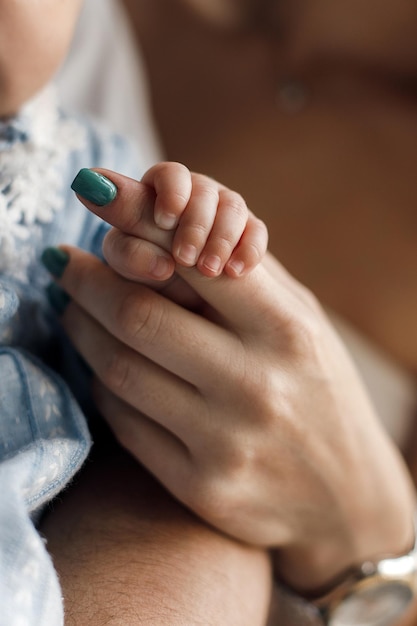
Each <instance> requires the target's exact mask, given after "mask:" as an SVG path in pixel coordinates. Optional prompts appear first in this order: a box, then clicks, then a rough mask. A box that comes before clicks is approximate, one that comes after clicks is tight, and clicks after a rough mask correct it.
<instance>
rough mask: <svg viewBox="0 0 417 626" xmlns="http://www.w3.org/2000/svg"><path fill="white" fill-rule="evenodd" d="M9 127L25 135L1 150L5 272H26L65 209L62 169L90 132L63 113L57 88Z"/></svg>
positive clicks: (0, 229)
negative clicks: (47, 228) (38, 241)
mask: <svg viewBox="0 0 417 626" xmlns="http://www.w3.org/2000/svg"><path fill="white" fill-rule="evenodd" d="M4 128H9V129H12V130H13V128H14V132H15V133H20V134H21V137H20V138H17V139H15V140H13V139H12V140H10V142H9V143H8V142H7V140H6V141H5V142H4V144H5V145H4V147H2V149H1V150H0V271H2V272H5V271H7V272H10V271H11V272H12V273H13V274H14V275H22V273H23V274H24V273H25V269H26V268H27V266H28V264H29V263H30V261H31V260H32V258H33V251H34V246H33V245H32V238H33V236H35V237H36V236H37V235H39V233H40V226H41V225H42V224H47V223H49V222H51V221H52V219H53V217H54V215H55V213H57V212H58V211H60V210H61V209H62V208H63V205H64V194H63V193H62V191H63V190H62V171H61V168H62V166H63V163H64V160H65V158H66V157H67V156H68V153H69V152H70V151H72V150H74V149H75V148H78V149H79V148H82V147H83V146H84V145H85V141H86V134H85V130H84V128H83V127H82V126H81V125H80V124H78V123H77V122H76V121H74V120H72V119H65V118H62V117H61V116H60V114H59V110H58V104H57V96H56V93H55V90H54V89H53V88H52V87H48V88H47V89H46V90H44V91H43V92H42V93H41V94H39V95H38V96H37V97H36V98H34V99H33V100H32V101H31V102H29V103H28V104H27V105H26V106H25V107H24V108H23V110H22V111H21V113H20V114H19V116H18V117H17V118H15V119H14V120H10V122H9V123H4V122H3V130H4ZM16 129H17V130H16ZM21 129H22V130H21ZM0 141H1V140H0Z"/></svg>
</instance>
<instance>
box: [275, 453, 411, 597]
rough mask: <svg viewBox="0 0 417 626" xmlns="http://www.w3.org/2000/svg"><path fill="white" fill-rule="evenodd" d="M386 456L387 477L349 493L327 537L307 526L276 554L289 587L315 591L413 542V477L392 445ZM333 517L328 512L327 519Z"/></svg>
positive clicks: (278, 570)
mask: <svg viewBox="0 0 417 626" xmlns="http://www.w3.org/2000/svg"><path fill="white" fill-rule="evenodd" d="M381 458H382V459H384V464H385V467H386V468H387V470H388V471H387V474H386V476H385V477H384V475H383V474H382V480H381V481H380V483H379V485H378V486H376V485H374V486H373V488H371V489H370V490H369V493H368V491H367V490H366V489H364V490H363V493H361V494H360V496H358V498H357V499H355V497H354V496H353V497H348V496H349V495H350V494H346V498H345V501H343V499H342V501H341V502H340V503H338V507H339V510H338V511H337V515H334V523H333V526H332V525H330V524H327V525H326V532H324V533H323V535H322V536H320V535H316V536H312V534H311V533H309V532H308V529H306V531H305V536H304V537H299V538H298V541H297V540H294V542H293V543H292V544H291V545H288V546H286V547H284V548H281V549H279V550H277V551H276V552H275V553H274V565H275V571H276V573H277V576H278V577H279V578H280V579H281V580H282V581H283V582H284V583H285V584H286V585H287V586H288V587H290V588H292V589H294V591H296V592H297V593H300V594H301V595H305V596H311V595H314V594H315V592H320V591H321V590H323V589H325V588H326V587H331V586H332V584H333V583H334V582H335V581H337V580H338V579H339V578H340V577H341V576H343V574H344V573H345V572H347V571H349V570H351V569H352V568H355V567H357V566H358V565H360V564H362V563H364V562H366V561H375V560H379V559H381V558H385V557H390V556H397V555H400V554H404V553H406V552H407V551H408V550H409V549H410V547H411V546H412V545H413V542H414V535H415V530H414V519H415V510H416V497H415V493H414V487H413V485H412V482H411V478H410V477H409V475H408V472H407V470H406V468H405V465H404V463H403V461H402V459H401V458H400V456H399V455H398V454H397V451H396V450H395V449H394V448H392V446H389V447H388V452H387V451H385V452H384V453H382V451H381ZM371 466H372V465H371ZM366 470H367V468H366V467H364V472H366ZM352 484H354V483H352ZM352 491H353V489H352ZM358 492H359V490H358ZM329 516H330V512H329V513H327V512H326V511H325V512H323V518H324V517H326V518H328V517H329ZM323 526H324V524H323ZM332 528H333V531H332V530H331V529H332Z"/></svg>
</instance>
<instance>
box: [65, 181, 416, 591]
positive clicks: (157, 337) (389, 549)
mask: <svg viewBox="0 0 417 626" xmlns="http://www.w3.org/2000/svg"><path fill="white" fill-rule="evenodd" d="M104 173H105V174H106V175H107V176H109V177H111V179H112V180H113V182H114V183H115V184H116V185H117V187H118V195H117V198H116V199H115V200H114V201H113V202H112V203H111V204H110V205H108V206H106V207H96V206H93V205H91V204H90V203H88V202H85V204H86V206H87V207H88V208H89V209H91V210H93V211H95V212H96V213H98V214H100V215H101V216H102V217H103V218H104V219H105V220H107V221H109V222H110V223H111V224H113V225H114V226H115V227H116V230H115V231H113V234H111V235H110V237H109V239H108V241H107V243H106V245H105V251H106V256H107V260H108V262H109V264H110V266H106V265H104V264H102V263H101V262H100V261H99V260H98V259H96V258H94V257H92V256H91V255H89V254H87V253H85V252H82V251H80V250H78V249H75V248H68V247H66V248H65V249H66V250H67V252H68V253H69V257H70V260H69V263H68V265H67V266H66V269H65V271H64V273H63V276H62V278H61V279H60V280H59V283H60V285H61V286H62V287H63V288H64V289H65V290H66V291H67V292H68V293H69V294H70V296H71V298H72V302H71V303H70V305H69V306H68V307H67V309H66V310H65V313H64V314H63V316H62V323H63V325H64V327H65V329H66V331H67V333H68V335H69V337H70V338H71V340H72V341H73V343H74V345H75V346H76V348H77V349H78V350H79V352H80V353H81V354H82V355H83V357H84V358H85V359H86V361H87V362H88V363H89V364H90V366H91V367H92V369H93V370H94V372H95V373H96V375H97V378H98V380H99V381H100V383H98V384H97V389H96V398H97V403H98V406H99V408H100V410H101V412H102V414H103V416H104V418H105V419H106V420H107V421H108V423H109V424H110V426H111V428H112V429H113V431H114V433H115V435H116V437H117V438H118V440H119V441H120V442H121V443H122V445H124V446H125V447H126V448H127V449H128V450H130V452H131V453H132V454H133V455H134V456H135V457H137V458H138V459H139V460H140V461H141V462H142V463H143V464H144V465H145V466H146V467H147V468H148V469H149V470H150V471H151V472H152V473H153V474H154V475H155V476H156V477H157V478H158V479H159V480H160V481H161V482H162V483H163V484H164V485H165V486H166V487H167V489H169V491H171V492H172V493H173V494H174V495H175V496H176V497H177V498H179V499H180V500H181V501H182V502H183V503H185V504H186V505H187V506H188V507H190V508H191V509H192V510H193V511H195V512H196V513H197V514H199V515H201V516H202V517H203V518H204V519H205V520H207V521H208V522H209V523H211V524H213V525H214V526H216V527H217V528H219V529H220V530H222V531H224V532H226V533H229V534H231V535H233V536H234V537H237V538H239V539H241V540H243V541H247V542H250V543H253V544H257V545H264V546H267V547H277V548H279V550H278V553H277V554H278V569H279V570H280V571H281V573H282V575H283V577H284V578H285V579H286V581H287V582H288V583H289V584H291V585H293V586H294V587H296V588H298V589H313V588H316V587H319V586H321V585H322V584H324V583H326V582H328V581H330V580H331V579H332V577H333V576H334V575H336V574H338V573H340V572H341V571H342V570H343V569H344V568H345V567H348V566H350V565H352V564H354V563H357V562H362V561H363V560H364V559H367V558H371V557H372V556H380V555H382V554H388V553H395V554H398V553H401V552H402V551H403V550H406V549H407V548H408V547H409V546H410V544H411V543H412V516H413V496H412V489H411V485H410V482H409V479H408V475H407V473H406V471H405V469H404V466H403V464H402V462H401V460H400V458H399V455H398V454H397V453H396V451H395V450H394V448H393V447H392V446H391V444H390V442H389V440H388V439H387V437H386V436H385V434H384V432H383V431H382V430H381V428H380V426H379V423H378V421H377V419H376V417H375V415H374V412H373V409H372V407H371V405H370V403H369V401H368V399H367V396H366V394H365V392H364V390H363V388H362V385H361V383H360V381H359V379H358V377H357V374H356V371H355V370H354V368H353V366H352V364H351V362H350V360H349V358H348V356H347V354H346V352H345V350H344V348H343V346H342V345H341V343H340V342H339V340H338V338H337V336H336V335H335V333H334V332H333V330H332V328H331V326H330V324H329V323H328V321H327V319H326V317H325V315H324V314H323V312H322V310H321V308H320V306H319V305H318V303H317V302H316V301H315V299H314V298H313V297H312V295H311V294H310V293H309V292H308V291H307V290H305V289H304V288H303V287H302V286H301V285H299V284H298V283H297V282H296V281H295V280H294V279H293V278H292V277H291V276H290V275H289V274H288V273H287V272H286V271H285V270H284V269H283V268H282V267H281V266H280V265H279V264H278V263H277V262H276V261H275V260H274V259H272V258H271V257H267V260H266V262H265V263H264V265H262V266H259V267H257V268H256V269H255V270H254V271H253V272H251V273H250V274H248V275H247V276H244V277H243V278H240V279H232V278H229V277H227V276H224V275H222V276H220V277H218V278H216V279H208V278H206V277H204V276H202V275H201V274H200V273H199V272H198V271H197V270H196V269H194V268H179V267H178V268H177V280H181V281H182V285H187V288H188V292H187V294H186V295H187V298H189V296H190V294H193V304H194V305H197V304H198V305H199V312H198V313H196V312H195V311H191V310H188V309H186V308H184V307H182V306H179V305H178V304H177V303H176V302H174V301H172V300H171V299H170V298H168V297H166V295H164V294H163V293H158V292H156V291H155V290H154V289H151V288H149V287H148V286H146V285H143V284H139V283H136V282H133V281H132V280H128V279H127V278H125V277H122V276H120V273H122V274H124V275H125V276H127V277H128V278H129V279H132V278H134V277H136V278H137V279H141V278H142V277H145V279H147V280H148V279H151V278H152V271H149V268H150V267H153V266H155V263H154V261H155V255H159V256H161V255H162V257H163V258H165V260H166V262H167V266H166V267H167V268H168V270H167V275H171V270H170V269H169V264H170V262H171V261H170V256H169V254H168V253H167V252H163V251H162V250H161V249H159V248H158V247H155V245H156V246H161V248H164V249H165V250H169V246H170V240H169V239H170V235H169V233H168V234H167V232H164V231H161V230H159V229H157V228H156V227H155V225H154V224H153V220H152V217H151V216H152V210H153V197H152V194H150V192H149V189H147V188H146V187H145V186H144V185H143V184H141V183H139V182H137V181H133V180H131V179H126V178H124V177H122V176H120V175H117V174H114V173H111V174H110V173H108V172H104ZM171 269H172V267H171ZM162 276H163V273H162V274H161V275H160V277H162ZM178 277H179V278H178ZM170 280H171V281H172V278H171V279H170ZM169 285H170V286H171V289H172V288H173V285H172V283H169ZM165 286H166V285H165Z"/></svg>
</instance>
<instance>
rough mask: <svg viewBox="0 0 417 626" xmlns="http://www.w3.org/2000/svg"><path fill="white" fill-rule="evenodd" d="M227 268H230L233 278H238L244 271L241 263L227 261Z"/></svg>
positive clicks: (243, 265)
mask: <svg viewBox="0 0 417 626" xmlns="http://www.w3.org/2000/svg"><path fill="white" fill-rule="evenodd" d="M227 267H228V268H230V269H231V270H232V272H233V274H234V275H235V276H240V275H241V274H243V270H244V269H245V264H244V263H243V261H236V260H235V261H229V263H228V264H227Z"/></svg>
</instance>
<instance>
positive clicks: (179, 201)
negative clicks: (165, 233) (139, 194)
mask: <svg viewBox="0 0 417 626" xmlns="http://www.w3.org/2000/svg"><path fill="white" fill-rule="evenodd" d="M141 182H142V183H145V184H146V185H150V186H151V187H152V188H153V189H154V190H155V192H156V200H155V212H154V219H155V223H156V224H157V225H158V226H159V227H160V228H163V229H164V230H172V229H173V228H175V227H176V225H177V224H178V220H179V218H180V216H181V214H182V213H183V211H184V209H185V207H186V206H187V204H188V201H189V199H190V195H191V189H192V183H191V172H190V170H189V169H187V168H186V167H185V165H182V164H181V163H169V162H166V163H158V164H157V165H154V166H153V167H151V169H150V170H148V171H147V172H146V174H145V175H144V176H143V178H142V181H141Z"/></svg>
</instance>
